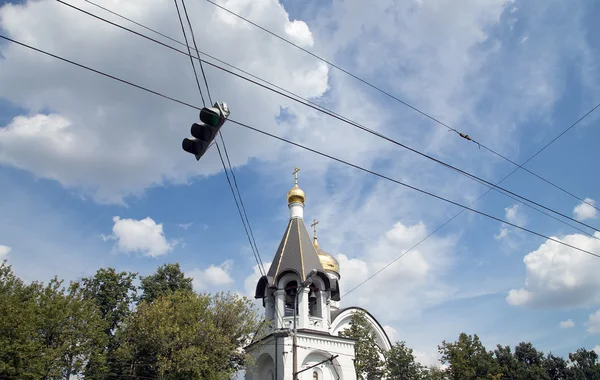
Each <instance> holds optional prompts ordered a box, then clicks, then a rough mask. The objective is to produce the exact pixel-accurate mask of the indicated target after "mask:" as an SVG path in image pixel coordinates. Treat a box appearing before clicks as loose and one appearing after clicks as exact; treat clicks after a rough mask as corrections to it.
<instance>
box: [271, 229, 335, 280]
mask: <svg viewBox="0 0 600 380" xmlns="http://www.w3.org/2000/svg"><path fill="white" fill-rule="evenodd" d="M313 269H317V270H320V271H323V265H322V264H321V261H320V260H319V256H318V255H317V251H316V250H315V247H314V246H313V242H312V239H311V238H310V236H309V235H308V231H307V230H306V226H305V225H304V221H303V219H302V218H292V219H290V221H289V223H288V225H287V227H286V229H285V232H284V234H283V238H282V239H281V243H280V244H279V248H278V249H277V253H276V254H275V258H274V259H273V262H272V263H271V267H270V268H269V272H268V273H267V276H268V277H270V278H272V279H276V278H277V277H278V276H279V275H280V274H282V273H284V272H287V271H292V272H295V273H297V274H298V275H299V276H300V278H302V279H305V278H306V276H307V275H308V274H309V273H310V271H311V270H313Z"/></svg>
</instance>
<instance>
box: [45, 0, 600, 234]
mask: <svg viewBox="0 0 600 380" xmlns="http://www.w3.org/2000/svg"><path fill="white" fill-rule="evenodd" d="M57 1H58V2H59V3H62V4H64V5H67V6H70V7H72V8H74V9H76V10H79V11H81V12H83V13H86V14H88V15H90V16H92V17H95V18H97V19H99V20H101V21H104V22H107V23H109V24H111V25H113V26H116V27H118V28H121V29H124V30H126V31H129V32H131V33H134V34H136V35H138V36H140V37H143V38H145V39H148V40H150V41H152V42H155V43H158V44H160V45H162V46H164V47H167V48H169V49H171V50H173V51H176V52H179V53H180V54H184V55H189V54H186V53H185V52H184V51H181V50H179V49H177V48H175V47H173V46H170V45H168V44H165V43H163V42H161V41H158V40H156V39H154V38H152V37H148V36H146V35H144V34H142V33H139V32H136V31H134V30H132V29H129V28H127V27H124V26H122V25H119V24H116V23H114V22H111V21H109V20H106V19H104V18H102V17H100V16H97V15H94V14H92V13H90V12H87V11H85V10H82V9H80V8H78V7H76V6H73V5H71V4H68V3H65V2H64V1H62V0H57ZM86 1H88V2H89V0H86ZM197 53H198V58H196V57H194V58H196V59H198V60H199V61H200V62H203V63H206V64H208V65H210V66H212V67H214V68H217V69H219V70H221V71H224V72H226V73H229V74H231V75H234V76H236V77H238V78H240V79H243V80H245V81H248V82H250V83H253V84H255V85H257V86H260V87H262V88H264V89H267V90H269V91H272V92H274V93H277V94H279V95H281V96H284V97H286V98H288V99H290V100H293V101H295V102H298V103H300V104H303V105H305V106H307V107H309V108H312V109H315V110H317V111H319V112H322V113H324V114H326V115H329V116H331V117H333V118H335V119H338V120H340V121H342V122H345V123H347V124H349V125H351V126H354V127H356V128H359V129H361V130H363V131H365V132H368V133H370V134H373V135H375V136H377V137H380V138H382V139H384V140H387V141H389V142H391V143H393V144H395V145H398V146H400V147H402V148H404V149H407V150H409V151H412V152H413V153H416V154H419V155H421V156H423V157H425V158H427V159H429V160H432V161H434V162H436V163H438V164H441V165H443V166H446V167H447V168H449V169H451V170H454V171H456V172H458V173H459V174H461V175H464V176H466V177H468V178H471V179H472V180H474V181H476V182H479V183H481V184H484V185H485V186H487V187H493V188H494V189H495V190H496V191H499V192H501V193H504V195H506V196H508V194H511V195H513V196H516V197H517V198H520V199H522V200H523V201H525V202H529V203H531V204H534V205H536V206H538V207H541V208H543V209H545V210H548V211H550V212H552V213H554V214H557V215H559V216H561V217H563V218H565V219H568V220H571V221H573V222H575V223H577V224H580V225H582V226H585V227H587V228H590V229H592V230H594V231H597V232H600V230H599V229H597V228H595V227H593V226H591V225H589V224H587V223H584V222H582V221H579V220H576V219H574V218H572V217H570V216H568V215H565V214H563V213H561V212H558V211H556V210H553V209H552V208H550V207H547V206H544V205H542V204H540V203H538V202H535V201H532V200H530V199H528V198H526V197H523V196H521V195H519V194H517V193H514V192H512V191H510V190H507V189H505V188H502V187H500V186H498V185H496V184H493V183H491V182H489V181H487V180H484V179H482V178H479V177H478V176H475V175H473V174H471V173H468V172H466V171H464V170H461V169H459V168H457V167H454V166H452V165H450V164H448V163H446V162H443V161H441V160H439V159H437V158H435V157H432V156H429V155H427V154H425V153H422V152H420V151H418V150H416V149H414V148H411V147H409V146H407V145H405V144H402V143H400V142H398V141H396V140H394V139H392V138H390V137H387V136H385V135H383V134H381V133H379V132H376V131H374V130H372V129H369V128H367V127H365V126H363V125H361V124H359V123H356V122H354V121H352V120H350V119H348V118H345V117H343V116H341V115H338V114H336V113H334V112H331V111H329V110H327V109H324V108H323V107H321V106H318V105H315V104H311V103H310V102H306V101H304V100H302V98H300V99H298V98H295V97H294V96H290V95H288V94H286V93H284V92H282V91H278V90H276V89H274V88H271V87H269V86H267V85H264V84H262V83H259V82H257V81H254V80H252V79H250V78H247V77H244V76H243V75H240V74H238V73H235V72H232V71H231V70H228V69H225V68H223V67H221V66H219V65H216V64H214V63H212V62H209V61H206V60H203V59H201V58H199V52H198V51H197ZM599 106H600V104H599ZM588 114H589V113H588ZM517 170H518V168H517ZM513 199H514V198H513ZM520 202H521V201H520ZM521 203H524V202H521ZM524 204H526V203H524ZM528 207H532V206H528ZM532 208H533V207H532ZM534 209H535V208H534ZM536 210H537V209H536ZM537 211H539V212H541V210H537ZM542 213H543V212H542ZM544 214H545V215H548V214H546V213H544ZM554 219H556V220H558V219H557V218H554ZM561 222H564V221H561ZM565 224H566V225H569V226H571V227H573V226H572V225H570V224H568V223H565ZM578 230H580V229H578ZM580 231H581V230H580ZM588 235H589V234H588Z"/></svg>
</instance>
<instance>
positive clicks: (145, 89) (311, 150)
mask: <svg viewBox="0 0 600 380" xmlns="http://www.w3.org/2000/svg"><path fill="white" fill-rule="evenodd" d="M0 38H2V39H4V40H7V41H10V42H13V43H15V44H17V45H20V46H22V47H26V48H28V49H31V50H34V51H37V52H39V53H42V54H44V55H47V56H50V57H53V58H56V59H58V60H61V61H64V62H67V63H71V64H73V65H75V66H78V67H81V68H84V69H86V70H89V71H92V72H95V73H97V74H100V75H103V76H105V77H107V78H111V79H114V80H116V81H119V82H121V83H125V84H128V85H131V86H133V87H136V88H138V89H141V90H144V91H147V92H149V93H152V94H154V95H157V96H160V97H163V98H165V99H169V100H172V101H174V102H177V103H179V104H182V105H186V106H188V107H190V108H194V109H198V110H200V108H199V107H197V106H194V105H191V104H188V103H186V102H183V101H180V100H177V99H174V98H171V97H169V96H167V95H163V94H161V93H159V92H157V91H154V90H150V89H148V88H146V87H143V86H140V85H137V84H133V83H132V82H129V81H126V80H124V79H121V78H118V77H116V76H114V75H110V74H107V73H104V72H102V71H99V70H96V69H93V68H90V67H88V66H85V65H82V64H79V63H76V62H74V61H72V60H69V59H67V58H63V57H60V56H57V55H55V54H52V53H49V52H47V51H45V50H42V49H39V48H35V47H33V46H31V45H28V44H25V43H23V42H20V41H17V40H14V39H12V38H10V37H6V36H4V35H1V34H0ZM228 121H229V122H231V123H233V124H237V125H239V126H241V127H244V128H246V129H249V130H252V131H255V132H258V133H260V134H263V135H265V136H269V137H271V138H274V139H277V140H280V141H283V142H286V143H288V144H290V145H294V146H296V147H298V148H301V149H304V150H307V151H309V152H312V153H315V154H318V155H320V156H323V157H326V158H329V159H331V160H333V161H336V162H339V163H342V164H344V165H347V166H350V167H353V168H355V169H358V170H360V171H363V172H365V173H368V174H371V175H373V176H376V177H379V178H382V179H385V180H387V181H390V182H393V183H396V184H398V185H401V186H403V187H406V188H409V189H412V190H415V191H417V192H420V193H422V194H425V195H429V196H430V197H433V198H436V199H439V200H442V201H444V202H447V203H450V204H453V205H455V206H458V207H461V208H463V209H466V210H469V211H471V212H474V213H476V214H479V215H482V216H485V217H487V218H489V219H493V220H496V221H498V222H501V223H504V224H506V225H509V226H512V227H514V228H517V229H520V230H522V231H525V232H528V233H531V234H533V235H537V236H539V237H542V238H544V239H546V240H550V241H553V242H555V243H558V244H561V245H564V246H566V247H569V248H572V249H575V250H577V251H580V252H583V253H586V254H589V255H591V256H595V257H598V258H600V255H598V254H596V253H593V252H590V251H587V250H585V249H582V248H578V247H576V246H573V245H571V244H568V243H565V242H563V241H560V240H557V239H554V238H552V237H549V236H546V235H544V234H541V233H539V232H536V231H533V230H531V229H528V228H525V227H521V226H518V225H516V224H514V223H511V222H509V221H506V220H503V219H502V218H498V217H495V216H493V215H490V214H487V213H485V212H482V211H479V210H475V209H473V208H470V207H468V206H465V205H462V204H460V203H458V202H455V201H452V200H449V199H447V198H444V197H442V196H439V195H436V194H433V193H431V192H429V191H426V190H422V189H419V188H417V187H415V186H412V185H408V184H406V183H403V182H401V181H398V180H395V179H393V178H391V177H388V176H386V175H383V174H381V173H378V172H375V171H373V170H370V169H366V168H363V167H361V166H359V165H356V164H352V163H350V162H348V161H345V160H342V159H340V158H337V157H334V156H331V155H329V154H327V153H323V152H320V151H318V150H315V149H312V148H309V147H307V146H304V145H302V144H299V143H296V142H294V141H291V140H288V139H285V138H283V137H280V136H276V135H274V134H271V133H269V132H266V131H263V130H261V129H258V128H255V127H252V126H250V125H248V124H245V123H241V122H239V121H236V120H233V119H228Z"/></svg>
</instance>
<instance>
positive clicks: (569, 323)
mask: <svg viewBox="0 0 600 380" xmlns="http://www.w3.org/2000/svg"><path fill="white" fill-rule="evenodd" d="M559 325H560V328H561V329H570V328H571V327H575V322H573V320H572V319H567V320H566V321H561V322H560V324H559Z"/></svg>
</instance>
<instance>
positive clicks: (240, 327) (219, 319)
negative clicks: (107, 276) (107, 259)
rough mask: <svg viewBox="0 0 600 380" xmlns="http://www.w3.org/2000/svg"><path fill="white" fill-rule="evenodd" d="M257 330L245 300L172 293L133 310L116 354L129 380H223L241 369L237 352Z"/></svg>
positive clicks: (254, 317) (242, 356)
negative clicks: (140, 379) (136, 379)
mask: <svg viewBox="0 0 600 380" xmlns="http://www.w3.org/2000/svg"><path fill="white" fill-rule="evenodd" d="M257 325H258V320H257V314H256V312H255V311H254V310H253V309H252V307H251V303H250V301H249V300H248V299H245V298H239V297H238V296H236V295H231V294H223V293H220V294H217V295H215V296H210V295H207V294H200V295H198V294H195V293H192V292H189V291H178V292H175V293H171V294H168V295H166V296H163V297H159V298H156V299H155V300H154V302H152V303H150V302H143V303H142V304H140V305H139V308H138V310H137V312H136V313H135V314H133V315H132V316H131V318H130V320H129V321H128V323H127V327H126V328H125V330H124V336H125V341H124V344H123V345H122V347H121V350H120V354H121V355H122V356H123V357H124V358H125V360H126V361H127V364H128V367H129V368H130V369H131V370H130V373H129V375H132V376H146V377H159V378H162V379H214V380H220V379H228V378H229V377H230V376H231V375H232V374H233V373H235V372H236V371H238V370H240V369H242V368H243V366H244V364H245V359H246V358H245V354H244V353H243V352H241V351H240V350H239V348H240V347H241V346H242V345H243V344H244V343H246V339H247V338H248V337H249V336H250V335H251V334H252V333H253V332H254V331H255V330H256V327H257ZM149 363H151V364H149Z"/></svg>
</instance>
